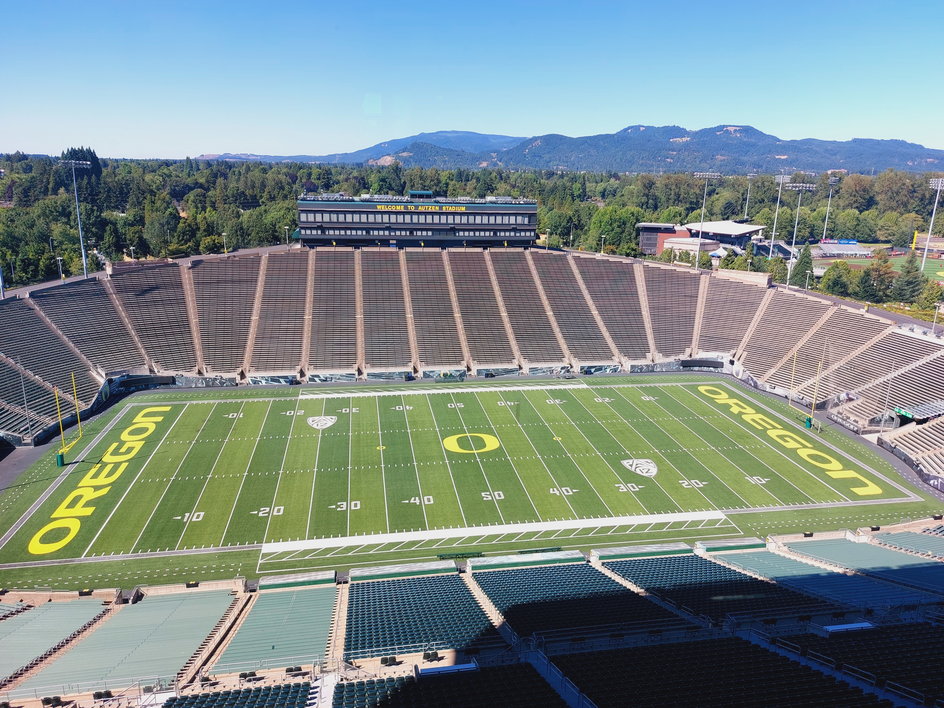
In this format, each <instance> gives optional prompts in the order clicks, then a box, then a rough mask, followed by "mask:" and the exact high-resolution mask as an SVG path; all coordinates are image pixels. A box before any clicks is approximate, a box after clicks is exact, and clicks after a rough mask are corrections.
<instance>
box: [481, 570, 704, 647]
mask: <svg viewBox="0 0 944 708" xmlns="http://www.w3.org/2000/svg"><path fill="white" fill-rule="evenodd" d="M473 578H474V579H475V581H476V582H477V583H478V584H479V587H481V588H482V590H483V591H484V592H485V594H486V595H488V597H489V599H490V600H491V601H492V602H493V603H494V604H495V606H496V607H497V608H498V611H499V612H501V613H502V616H503V617H504V618H505V620H506V621H507V622H508V624H509V625H511V628H512V629H514V630H515V631H516V632H517V633H518V634H519V635H520V636H529V635H531V634H534V633H538V632H549V631H553V630H565V629H568V630H579V631H580V632H582V633H586V632H591V631H593V630H595V629H597V628H601V627H606V628H610V629H615V628H616V627H619V628H620V630H621V631H623V632H625V631H628V630H636V631H645V630H649V629H659V630H662V629H670V628H679V627H683V626H686V625H687V624H688V623H687V622H685V621H684V620H682V619H680V618H679V617H678V616H677V615H675V614H673V613H671V612H669V611H668V610H666V609H664V608H662V607H660V606H659V605H656V604H655V603H653V602H650V601H649V600H646V599H645V598H643V597H641V596H640V595H637V594H636V593H634V592H632V591H631V590H629V589H627V588H626V587H624V586H622V585H620V584H619V583H617V582H616V581H615V580H612V579H611V578H609V577H607V576H606V575H604V574H603V573H601V572H599V571H598V570H596V569H595V568H593V567H591V566H590V565H587V564H586V563H569V564H564V565H545V566H537V567H531V568H514V569H507V570H489V571H484V572H476V573H475V574H474V575H473Z"/></svg>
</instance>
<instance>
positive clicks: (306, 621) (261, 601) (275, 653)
mask: <svg viewBox="0 0 944 708" xmlns="http://www.w3.org/2000/svg"><path fill="white" fill-rule="evenodd" d="M336 596H337V592H336V590H335V587H334V586H333V585H331V586H329V587H323V588H306V589H303V590H291V591H276V592H265V593H261V594H260V595H259V596H258V598H256V602H255V603H254V604H253V606H252V608H250V611H249V615H248V616H247V617H246V619H245V620H244V621H243V622H242V624H240V625H239V629H238V630H237V631H236V635H235V636H234V637H233V639H232V641H230V643H229V644H228V645H227V647H226V649H225V650H224V652H223V654H222V655H221V656H220V658H219V659H218V660H217V662H216V666H215V667H214V669H213V670H214V671H216V672H227V673H231V672H234V671H242V670H245V669H254V668H256V667H257V666H260V665H264V666H272V665H273V664H274V663H275V662H278V661H280V660H281V662H282V663H284V664H286V665H288V664H311V663H315V662H318V661H320V660H321V659H322V658H323V657H324V656H325V651H326V649H325V646H326V644H327V641H328V633H329V631H330V629H331V617H332V612H333V611H334V602H335V597H336Z"/></svg>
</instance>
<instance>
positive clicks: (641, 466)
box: [620, 458, 659, 477]
mask: <svg viewBox="0 0 944 708" xmlns="http://www.w3.org/2000/svg"><path fill="white" fill-rule="evenodd" d="M620 462H622V463H623V467H625V468H626V469H628V470H629V471H631V472H635V473H636V474H641V475H642V476H643V477H655V476H656V472H658V471H659V468H658V467H656V463H655V462H653V461H652V460H647V459H645V458H640V459H638V460H620Z"/></svg>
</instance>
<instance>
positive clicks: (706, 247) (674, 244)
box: [663, 238, 721, 254]
mask: <svg viewBox="0 0 944 708" xmlns="http://www.w3.org/2000/svg"><path fill="white" fill-rule="evenodd" d="M720 246H721V244H720V243H718V242H717V241H712V240H710V239H707V238H703V239H702V240H701V242H699V241H698V239H697V238H668V239H666V240H665V243H664V247H663V250H666V249H669V248H671V249H672V250H673V251H675V253H676V254H679V253H681V252H683V251H685V252H686V253H693V254H694V253H698V252H699V251H701V252H702V253H711V252H712V251H715V250H717V249H718V248H719V247H720Z"/></svg>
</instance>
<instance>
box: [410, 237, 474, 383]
mask: <svg viewBox="0 0 944 708" xmlns="http://www.w3.org/2000/svg"><path fill="white" fill-rule="evenodd" d="M406 264H407V274H408V279H409V283H410V301H411V303H412V305H413V328H414V330H415V331H416V346H417V349H418V352H419V359H420V362H421V363H422V364H425V365H428V366H450V367H454V366H457V365H460V364H462V363H463V359H464V357H463V355H462V343H461V341H460V340H459V332H458V327H457V325H456V316H455V312H454V311H453V308H452V299H451V297H450V296H449V283H448V282H447V281H446V266H445V263H444V262H443V258H442V251H440V250H438V249H437V250H429V251H425V250H423V251H418V250H413V249H408V250H407V251H406Z"/></svg>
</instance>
